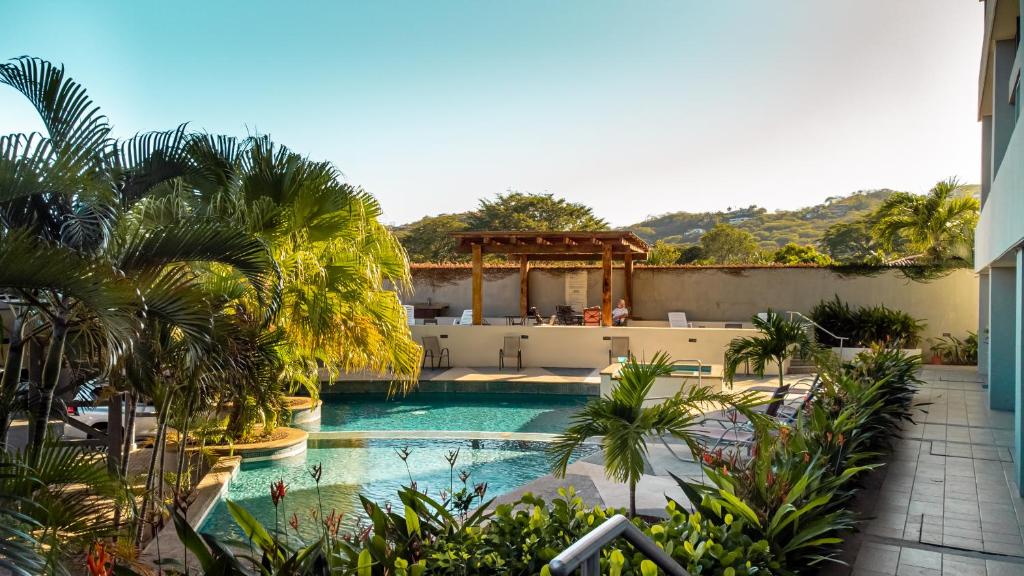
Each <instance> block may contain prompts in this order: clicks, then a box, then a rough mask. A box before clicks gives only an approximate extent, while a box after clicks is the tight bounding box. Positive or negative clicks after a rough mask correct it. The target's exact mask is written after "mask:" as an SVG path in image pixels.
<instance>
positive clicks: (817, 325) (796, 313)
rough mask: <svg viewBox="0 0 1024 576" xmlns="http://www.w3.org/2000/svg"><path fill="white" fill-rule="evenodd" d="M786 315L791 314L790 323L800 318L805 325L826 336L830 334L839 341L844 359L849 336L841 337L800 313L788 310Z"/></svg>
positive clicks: (840, 351) (840, 353) (840, 356)
mask: <svg viewBox="0 0 1024 576" xmlns="http://www.w3.org/2000/svg"><path fill="white" fill-rule="evenodd" d="M786 314H789V321H790V322H793V319H794V318H796V317H799V318H800V319H801V320H803V321H804V323H805V324H810V325H811V326H814V327H815V328H817V329H818V330H821V331H822V332H824V333H825V334H828V335H829V336H831V337H833V338H835V339H836V340H839V358H840V359H842V357H843V348H844V347H845V346H844V344H845V342H846V341H847V340H849V339H850V337H849V336H839V335H837V334H835V333H833V332H832V331H831V330H829V329H828V328H825V327H824V326H822V325H821V324H818V323H817V322H815V321H814V320H811V319H810V318H808V317H807V316H804V315H803V314H801V313H800V312H794V311H793V310H787V311H786Z"/></svg>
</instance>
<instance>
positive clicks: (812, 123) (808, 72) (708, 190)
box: [0, 0, 983, 226]
mask: <svg viewBox="0 0 1024 576" xmlns="http://www.w3.org/2000/svg"><path fill="white" fill-rule="evenodd" d="M0 18H2V19H3V20H5V21H7V22H8V23H14V25H10V24H8V25H6V26H4V33H3V34H2V35H0V59H7V58H12V57H16V56H21V55H31V56H38V57H42V58H45V59H48V60H51V61H53V62H60V63H63V64H64V65H65V66H66V68H67V70H68V71H69V73H70V74H71V75H72V76H73V77H74V78H76V79H77V80H78V81H80V82H81V83H83V84H84V85H85V87H86V88H87V89H88V90H89V92H90V94H91V95H92V97H93V99H94V100H95V101H96V102H97V103H98V104H99V105H100V106H101V107H102V109H103V111H104V112H105V113H106V115H107V116H109V117H110V119H111V122H112V123H113V125H114V128H115V134H116V135H118V136H130V135H132V134H134V133H136V132H142V131H148V130H157V129H168V128H172V127H175V126H177V125H178V124H180V123H182V122H188V123H189V126H190V127H191V128H192V129H194V130H201V131H207V132H212V133H227V134H233V135H239V136H244V135H247V134H253V133H260V134H270V135H271V136H272V137H273V138H274V139H275V140H276V141H278V142H280V143H283V144H285V145H287V146H289V147H291V148H293V149H295V150H297V151H299V152H301V153H303V154H306V155H308V156H310V157H311V158H313V159H316V160H329V161H331V162H333V163H334V164H335V165H336V166H337V167H338V168H339V169H340V170H341V171H342V173H343V174H344V175H345V178H346V180H347V181H348V182H350V183H352V184H355V185H359V186H362V187H363V188H365V189H366V190H367V191H369V192H371V193H372V194H374V195H375V196H376V197H377V198H378V199H379V200H380V202H381V204H382V206H383V210H384V220H385V221H386V222H388V223H404V222H409V221H412V220H416V219H418V218H420V217H423V216H425V215H436V214H439V213H445V212H459V211H465V210H469V209H472V208H474V207H475V206H476V205H477V202H478V200H479V199H480V198H483V197H491V196H494V195H495V194H498V193H502V192H505V191H507V190H517V191H520V192H532V193H552V194H555V195H556V196H560V197H564V198H567V199H569V200H572V201H576V202H583V203H586V204H588V205H590V206H592V207H594V209H595V211H596V212H597V214H598V215H600V216H602V217H604V218H605V219H607V220H608V221H609V222H611V223H612V224H613V225H616V226H624V225H628V224H631V223H635V222H638V221H640V220H642V219H643V218H645V217H646V216H648V215H652V214H661V213H665V212H672V211H678V210H686V211H705V210H722V209H726V208H728V207H737V206H747V205H750V204H757V205H760V206H764V207H766V208H769V209H789V208H796V207H800V206H807V205H812V204H817V203H818V202H820V201H822V200H823V199H824V198H826V197H828V196H833V195H840V194H848V193H851V192H853V191H856V190H863V189H873V188H894V189H899V190H908V191H912V192H924V191H926V190H927V189H928V188H929V187H930V186H931V185H932V184H934V183H935V182H936V181H938V180H940V179H945V178H947V177H950V176H958V177H959V178H960V179H961V180H962V181H965V182H977V181H978V180H979V178H980V136H981V127H980V124H979V123H978V122H977V113H976V112H977V106H976V100H977V77H978V62H979V58H980V46H981V36H982V32H983V3H981V2H977V1H974V0H898V1H897V0H828V1H821V0H745V1H744V0H716V1H714V2H711V1H708V0H700V1H698V0H673V1H668V0H650V1H645V2H627V1H608V0H516V1H510V0H509V1H498V0H488V1H484V0H474V1H453V0H432V1H429V2H424V1H422V0H373V1H370V0H367V1H364V2H350V1H341V0H325V1H322V2H316V1H294V0H292V1H284V0H280V1H277V2H270V1H265V0H246V1H241V0H239V1H232V0H218V1H215V2H211V1H209V0H175V1H174V2H139V1H136V0H125V1H122V2H114V1H105V0H93V1H79V2H74V1H57V0H51V1H45V2H44V1H26V0H0ZM39 128H41V124H40V123H39V121H38V119H37V118H36V117H35V113H34V111H33V110H32V109H31V108H30V107H29V106H28V104H27V103H26V102H25V101H24V100H23V99H22V97H21V96H20V95H19V94H17V93H15V92H14V90H13V89H10V88H8V87H0V133H10V132H26V131H31V130H37V129H39Z"/></svg>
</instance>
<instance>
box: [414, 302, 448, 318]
mask: <svg viewBox="0 0 1024 576" xmlns="http://www.w3.org/2000/svg"><path fill="white" fill-rule="evenodd" d="M413 307H414V308H415V310H414V311H413V317H414V318H422V319H424V320H427V319H430V318H437V317H438V316H444V313H445V311H446V310H448V305H447V304H426V303H424V304H413Z"/></svg>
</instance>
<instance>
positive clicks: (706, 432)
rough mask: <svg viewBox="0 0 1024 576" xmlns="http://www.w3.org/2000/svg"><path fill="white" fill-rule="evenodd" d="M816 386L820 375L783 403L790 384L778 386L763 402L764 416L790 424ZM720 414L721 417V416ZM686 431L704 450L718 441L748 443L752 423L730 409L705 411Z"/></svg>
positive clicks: (712, 448)
mask: <svg viewBox="0 0 1024 576" xmlns="http://www.w3.org/2000/svg"><path fill="white" fill-rule="evenodd" d="M820 386H821V379H820V377H815V378H814V379H813V380H812V382H811V385H810V387H809V388H808V389H807V390H806V392H805V393H803V394H801V395H800V397H799V399H798V400H797V401H796V402H795V403H792V404H787V403H786V396H788V395H789V393H790V390H791V387H790V386H789V385H783V386H780V387H778V388H777V389H776V390H775V392H774V393H773V394H772V399H771V401H769V402H768V403H767V404H764V406H765V409H764V412H763V414H764V416H766V417H767V418H769V419H771V420H774V421H775V422H776V423H778V424H783V425H790V424H792V423H793V422H795V421H796V419H797V417H798V416H799V415H800V411H801V410H803V408H804V406H806V405H807V404H808V403H809V402H811V401H812V400H813V399H814V396H815V394H817V392H818V388H819V387H820ZM722 415H724V416H725V418H722V417H721V416H722ZM690 433H691V434H693V436H694V439H696V440H697V442H698V443H699V444H701V445H702V446H704V447H705V449H707V450H715V449H717V448H718V447H719V446H721V445H722V444H729V445H734V446H749V445H750V444H752V443H753V442H754V425H753V423H751V422H750V421H749V420H748V419H747V418H746V417H744V416H743V415H742V414H739V413H738V412H735V411H731V410H724V411H720V412H718V413H710V414H708V415H707V417H706V418H705V419H704V420H702V421H701V422H700V425H699V426H697V427H696V428H691V429H690Z"/></svg>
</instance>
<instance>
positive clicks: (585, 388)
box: [320, 380, 601, 398]
mask: <svg viewBox="0 0 1024 576" xmlns="http://www.w3.org/2000/svg"><path fill="white" fill-rule="evenodd" d="M390 386H391V383H390V382H388V381H385V380H341V381H337V382H332V383H329V384H328V383H324V384H323V385H322V387H321V390H320V396H321V398H323V397H330V396H345V395H348V394H387V393H388V390H389V388H390ZM600 389H601V384H600V382H545V381H525V382H515V381H511V382H510V381H498V382H484V381H465V380H423V381H421V382H419V384H418V385H417V386H416V388H415V389H413V390H412V391H411V392H410V393H411V394H415V393H417V392H419V393H426V394H437V393H441V394H460V393H466V394H545V395H548V394H550V395H552V396H597V395H598V393H599V391H600Z"/></svg>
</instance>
